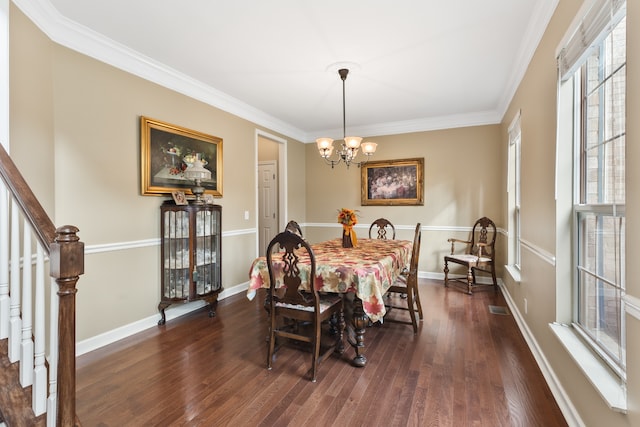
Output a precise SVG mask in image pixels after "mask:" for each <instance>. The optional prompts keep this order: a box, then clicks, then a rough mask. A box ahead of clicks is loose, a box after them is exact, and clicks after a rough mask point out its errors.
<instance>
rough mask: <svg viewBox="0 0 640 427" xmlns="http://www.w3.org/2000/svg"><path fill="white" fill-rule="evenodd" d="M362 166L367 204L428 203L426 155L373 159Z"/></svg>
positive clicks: (362, 193)
mask: <svg viewBox="0 0 640 427" xmlns="http://www.w3.org/2000/svg"><path fill="white" fill-rule="evenodd" d="M360 169H361V204H362V205H363V206H412V205H413V206H422V205H424V158H411V159H399V160H381V161H372V162H367V163H364V164H362V165H361V166H360Z"/></svg>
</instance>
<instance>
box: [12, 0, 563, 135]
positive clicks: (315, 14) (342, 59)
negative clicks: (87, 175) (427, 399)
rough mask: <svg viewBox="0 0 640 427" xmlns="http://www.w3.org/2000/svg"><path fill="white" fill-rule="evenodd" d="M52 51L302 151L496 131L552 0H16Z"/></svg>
mask: <svg viewBox="0 0 640 427" xmlns="http://www.w3.org/2000/svg"><path fill="white" fill-rule="evenodd" d="M13 1H14V3H15V4H16V5H17V6H18V7H19V8H21V9H22V10H23V12H25V13H26V14H27V15H28V16H29V17H30V18H31V19H32V20H34V22H36V23H37V24H38V25H39V26H40V28H42V29H43V31H45V32H46V33H47V34H48V35H49V36H50V37H51V38H52V39H53V40H54V41H56V42H58V43H60V44H63V45H65V46H69V47H70V48H72V49H75V50H78V51H81V52H83V53H85V54H88V55H90V56H92V57H95V58H98V59H100V60H103V61H105V62H108V63H111V64H113V65H115V66H117V67H119V68H122V69H125V70H127V71H130V72H133V73H135V74H138V75H141V76H143V77H145V78H149V79H152V80H154V81H157V82H158V83H160V84H164V85H165V86H168V87H171V88H173V89H175V90H178V91H181V92H183V93H185V94H188V95H191V96H195V97H196V98H199V99H202V100H203V101H205V102H208V103H210V104H212V105H215V106H217V107H219V108H222V109H224V110H227V111H230V112H232V113H234V114H237V115H239V116H241V117H245V118H247V119H249V120H253V121H255V122H257V123H258V124H261V125H264V126H267V127H270V128H271V129H273V130H275V131H278V132H282V133H284V134H285V135H288V136H290V137H293V138H296V139H300V140H302V141H304V142H309V141H313V140H314V139H315V138H316V137H318V136H332V137H334V138H340V137H342V82H341V80H340V78H339V76H338V73H337V69H338V68H339V67H338V66H336V65H335V64H336V63H347V65H346V68H349V69H350V73H349V77H348V78H347V80H346V117H347V134H359V135H360V136H368V135H383V134H394V133H403V132H411V131H421V130H430V129H437V128H449V127H457V126H469V125H475V124H486V123H497V122H499V121H500V120H501V119H502V115H503V114H504V111H505V109H506V108H507V106H508V102H509V101H510V99H511V97H512V95H513V92H514V90H515V88H516V87H517V85H518V83H519V81H520V79H521V78H522V75H523V73H524V71H525V69H526V67H527V65H528V63H529V60H530V59H531V56H532V54H533V52H534V50H535V48H536V46H537V43H538V41H539V40H540V37H541V36H542V33H543V32H544V30H545V28H546V26H547V23H548V21H549V19H550V16H551V14H552V13H553V10H554V9H555V5H556V4H557V0H482V1H479V0H437V1H436V0H395V1H393V2H391V1H389V0H342V1H339V0H323V1H311V0H271V1H266V0H234V1H230V0H189V1H184V0H182V1H179V0H109V1H104V0H13Z"/></svg>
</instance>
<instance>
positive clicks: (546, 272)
mask: <svg viewBox="0 0 640 427" xmlns="http://www.w3.org/2000/svg"><path fill="white" fill-rule="evenodd" d="M581 5H582V2H581V1H560V2H559V4H558V7H557V10H556V11H555V14H554V16H553V19H552V20H551V22H550V23H549V26H548V28H547V31H546V33H545V35H544V37H543V39H542V40H541V42H540V45H539V46H538V49H537V51H536V53H535V56H534V57H533V59H532V61H531V63H530V65H529V67H528V70H527V73H526V75H525V76H524V79H523V80H522V82H521V84H520V86H519V88H518V90H517V92H516V94H515V96H514V98H513V99H512V102H511V104H510V106H509V109H508V110H507V112H506V114H505V116H504V118H503V121H502V132H501V134H502V148H501V150H502V151H503V152H505V153H506V152H507V147H508V138H507V135H506V132H507V127H508V126H509V124H510V122H511V120H512V119H513V117H514V116H515V114H516V112H517V111H518V110H520V111H521V129H522V157H521V159H522V169H521V174H522V176H521V219H522V238H523V239H524V240H525V241H526V243H527V245H526V246H525V247H523V249H522V278H521V282H520V283H515V282H514V281H513V280H511V278H510V276H509V275H503V279H504V282H505V285H506V287H507V291H508V293H509V295H510V296H511V298H512V299H513V301H514V302H515V304H516V305H517V306H518V308H519V311H520V314H521V315H522V316H523V319H524V321H525V322H526V326H527V328H528V329H529V330H530V332H531V333H532V335H533V337H534V338H535V341H536V343H537V345H538V346H539V348H540V350H541V351H542V352H543V353H544V356H545V358H546V359H547V361H548V363H549V365H550V367H551V368H552V370H553V372H554V373H555V375H556V376H557V378H558V380H559V381H560V386H561V387H562V388H563V389H564V391H565V392H566V393H567V395H568V396H569V398H570V400H571V403H572V404H573V405H574V406H575V408H576V410H577V411H578V413H579V416H580V418H581V419H582V421H583V422H585V423H586V425H588V426H605V425H606V426H609V427H613V426H631V425H640V414H639V413H638V403H639V402H638V400H639V399H640V378H639V377H638V375H639V373H638V364H637V363H636V361H637V360H639V358H638V356H640V354H639V353H638V347H639V343H640V329H638V328H639V327H640V325H639V323H638V321H637V320H635V319H632V318H631V317H630V316H627V318H628V321H627V361H628V367H629V371H628V374H629V376H628V381H627V393H628V402H629V414H628V415H624V414H621V413H618V412H615V411H613V410H611V409H609V408H608V406H607V405H606V403H605V401H604V400H603V399H602V397H601V396H600V395H599V394H598V392H597V391H596V389H595V388H594V387H593V386H592V385H591V383H590V382H589V381H588V380H587V378H586V377H585V375H584V374H583V373H582V371H581V370H580V369H579V368H578V367H577V365H576V364H575V362H574V361H573V359H572V357H571V355H570V354H569V353H568V352H567V351H566V350H565V348H564V347H563V346H562V345H561V343H560V341H559V340H558V339H557V337H556V336H555V335H554V334H553V333H552V331H551V329H550V327H549V324H550V323H552V322H555V321H568V320H569V319H570V315H571V313H570V304H571V294H572V293H571V281H570V280H569V279H568V278H567V277H568V275H567V274H566V272H567V271H569V272H570V265H571V258H570V255H571V247H570V245H568V244H567V242H566V241H567V240H568V239H569V238H570V230H569V227H568V224H567V222H566V221H564V218H563V217H562V216H561V215H562V214H563V210H564V209H565V208H566V206H565V205H566V203H565V202H564V201H563V200H560V201H559V202H557V201H556V200H555V187H556V182H555V177H556V170H555V161H556V143H555V142H556V128H557V126H556V121H557V120H556V114H557V109H556V99H557V96H556V93H557V71H556V63H555V50H556V48H557V46H558V45H559V44H560V41H561V39H562V37H563V36H564V34H565V32H566V31H567V28H568V27H569V25H570V23H571V21H572V20H573V18H574V16H575V14H576V12H577V11H578V10H579V8H580V6H581ZM627 9H628V12H627V29H628V35H627V57H628V65H627V73H626V74H627V84H628V87H627V93H628V94H634V93H637V92H638V89H640V87H639V84H640V74H639V73H638V72H637V69H638V68H639V67H638V66H639V64H638V62H639V60H640V59H639V57H640V55H638V52H640V50H639V49H638V47H637V46H635V47H634V44H637V43H638V40H640V34H638V30H637V28H636V27H638V24H639V23H640V4H638V2H633V1H631V2H627ZM634 33H635V34H634ZM627 102H628V104H627V116H628V117H635V116H637V115H638V114H639V113H640V105H638V101H637V100H635V99H634V97H628V98H627ZM627 126H628V127H627V152H626V164H627V168H626V171H627V212H626V217H627V239H626V242H627V259H628V260H629V259H634V257H633V255H634V254H635V253H638V249H639V244H638V240H637V239H633V237H632V236H638V235H639V233H638V226H637V225H636V224H635V218H638V215H637V214H634V212H635V213H637V212H638V209H639V208H638V206H639V202H640V192H638V191H637V190H636V188H635V187H636V186H635V183H636V182H638V176H635V175H637V172H635V170H634V168H632V167H630V166H631V165H633V164H634V163H635V162H634V160H635V158H636V157H637V158H638V159H639V160H640V150H639V149H638V148H637V146H638V143H637V141H638V134H639V132H638V124H637V120H636V121H631V120H629V121H627ZM560 149H561V150H564V151H565V153H566V152H567V151H566V150H567V147H564V146H563V147H560ZM568 150H569V152H570V150H571V148H570V147H569V148H568ZM569 164H570V159H569ZM565 167H567V166H566V163H565V165H564V166H563V168H565ZM506 168H507V165H506V158H505V164H504V166H503V168H502V170H503V173H504V174H505V175H504V176H505V178H503V179H506ZM559 175H560V176H562V177H563V180H570V179H571V173H570V170H560V171H559ZM560 184H562V185H561V188H562V189H563V190H562V191H564V192H565V194H566V193H567V191H566V187H567V186H569V187H570V181H569V182H568V183H567V182H565V181H562V182H560ZM569 191H570V189H569ZM503 204H504V208H503V210H504V212H505V214H506V210H507V206H506V198H505V199H504V200H503ZM559 214H560V215H559ZM553 257H555V260H554V259H553ZM627 265H628V266H629V267H628V271H627V278H629V279H632V278H633V277H634V275H633V274H632V273H631V270H630V268H631V265H633V263H632V262H630V263H627ZM627 286H628V290H629V292H630V293H632V294H634V295H636V296H638V295H639V294H640V292H639V291H640V289H639V288H638V285H637V284H636V283H635V281H633V280H627ZM525 299H526V300H527V306H528V312H526V313H525V309H524V300H525Z"/></svg>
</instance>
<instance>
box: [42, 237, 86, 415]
mask: <svg viewBox="0 0 640 427" xmlns="http://www.w3.org/2000/svg"><path fill="white" fill-rule="evenodd" d="M78 231H79V230H78V228H76V227H74V226H72V225H65V226H62V227H59V228H57V229H56V237H55V241H54V243H52V244H51V246H50V252H49V259H50V263H51V264H50V265H51V277H53V278H55V280H56V283H57V284H58V297H59V300H60V309H59V312H58V346H59V350H58V354H59V356H58V414H57V421H56V424H57V425H58V426H73V425H75V423H76V421H75V418H76V292H77V289H76V283H77V282H78V278H79V276H80V275H81V274H83V273H84V243H82V242H81V241H80V238H79V237H78V236H77V233H78Z"/></svg>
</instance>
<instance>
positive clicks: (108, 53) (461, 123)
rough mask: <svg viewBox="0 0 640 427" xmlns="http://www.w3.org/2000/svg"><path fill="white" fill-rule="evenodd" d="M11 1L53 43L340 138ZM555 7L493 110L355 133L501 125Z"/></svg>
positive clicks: (255, 118)
mask: <svg viewBox="0 0 640 427" xmlns="http://www.w3.org/2000/svg"><path fill="white" fill-rule="evenodd" d="M12 1H13V3H14V4H15V5H16V6H17V7H18V8H19V9H20V10H21V11H22V12H23V13H24V14H25V15H26V16H27V17H28V18H29V19H30V20H31V21H33V23H34V24H35V25H36V26H37V27H38V28H39V29H40V30H41V31H43V32H44V33H45V34H46V35H47V36H48V37H49V38H50V39H51V40H52V41H54V42H55V43H58V44H60V45H62V46H64V47H67V48H69V49H72V50H74V51H76V52H79V53H82V54H83V55H87V56H89V57H91V58H94V59H96V60H98V61H101V62H104V63H106V64H109V65H111V66H113V67H116V68H118V69H120V70H123V71H125V72H128V73H131V74H133V75H136V76H138V77H140V78H143V79H145V80H148V81H151V82H154V83H156V84H158V85H160V86H163V87H165V88H167V89H171V90H174V91H176V92H178V93H181V94H183V95H185V96H188V97H190V98H193V99H196V100H199V101H201V102H204V103H206V104H208V105H211V106H213V107H215V108H218V109H220V110H223V111H226V112H228V113H230V114H233V115H235V116H238V117H240V118H242V119H245V120H248V121H250V122H253V123H255V124H256V125H258V126H263V127H265V128H267V129H269V130H271V131H274V132H278V133H281V134H283V135H286V136H288V137H290V138H293V139H296V140H298V141H301V142H305V143H308V142H313V141H315V138H316V136H317V135H320V134H322V135H336V138H340V137H341V136H338V135H341V133H340V130H339V129H331V130H328V131H314V132H313V133H311V132H305V131H303V130H301V129H299V128H297V127H295V126H293V125H291V124H289V123H286V122H284V121H282V120H280V119H278V118H276V117H274V116H272V115H270V114H267V113H265V112H264V111H262V110H259V109H257V108H255V107H252V106H251V105H249V104H246V103H244V102H242V101H240V100H238V99H236V98H234V97H232V96H230V95H228V94H226V93H224V92H221V91H219V90H217V89H215V88H213V87H211V86H209V85H206V84H204V83H202V82H201V81H199V80H196V79H194V78H192V77H190V76H187V75H185V74H183V73H181V72H179V71H177V70H175V69H172V68H170V67H168V66H166V65H164V64H162V63H160V62H158V61H155V60H153V59H152V58H149V57H147V56H145V55H142V54H141V53H139V52H137V51H135V50H133V49H130V48H128V47H126V46H124V45H122V44H120V43H117V42H115V41H114V40H111V39H109V38H106V37H104V36H103V35H101V34H99V33H97V32H95V31H93V30H91V29H89V28H87V27H84V26H82V25H80V24H78V23H76V22H74V21H72V20H70V19H68V18H66V17H65V16H63V15H62V14H61V13H60V12H58V10H57V9H56V8H55V7H53V5H52V4H51V2H50V1H49V0H12ZM557 4H558V0H553V1H549V2H539V3H538V7H537V9H536V10H535V11H534V18H533V19H532V20H531V21H530V23H529V28H528V29H527V31H526V32H525V33H526V34H529V35H530V37H528V38H526V39H525V41H524V42H523V46H522V48H521V49H520V51H521V52H522V54H521V56H520V57H519V58H518V60H517V61H516V62H515V67H514V72H513V74H512V76H511V77H512V78H511V79H510V81H509V84H508V85H507V87H506V89H505V92H504V93H503V95H502V97H501V101H500V102H499V105H498V107H497V108H496V109H495V110H493V111H484V112H478V113H472V114H457V115H449V116H441V117H429V118H422V119H416V120H405V121H398V122H387V123H379V124H374V125H366V126H360V127H355V128H353V129H352V130H353V131H354V132H355V133H357V134H359V135H364V136H383V135H396V134H404V133H413V132H425V131H432V130H440V129H451V128H459V127H469V126H481V125H489V124H497V123H500V122H501V120H502V118H503V115H504V113H505V111H506V109H507V108H508V106H509V103H510V102H511V100H512V98H513V95H514V94H515V91H516V90H517V88H518V85H519V84H520V81H521V80H522V78H523V76H524V74H525V72H526V70H527V67H528V66H529V62H530V60H531V58H532V57H533V54H534V53H535V50H536V48H537V46H538V43H539V42H540V39H541V38H542V35H543V34H544V31H545V30H546V26H547V24H548V22H549V20H550V19H551V16H552V15H553V12H554V11H555V8H556V6H557Z"/></svg>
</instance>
